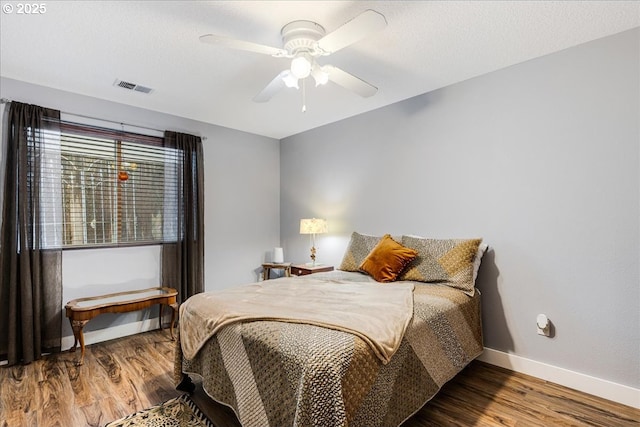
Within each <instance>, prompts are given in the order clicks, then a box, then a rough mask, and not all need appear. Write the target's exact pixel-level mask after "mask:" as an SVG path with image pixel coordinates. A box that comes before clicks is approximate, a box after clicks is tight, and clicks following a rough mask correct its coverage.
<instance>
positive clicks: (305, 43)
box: [280, 21, 326, 56]
mask: <svg viewBox="0 0 640 427" xmlns="http://www.w3.org/2000/svg"><path fill="white" fill-rule="evenodd" d="M280 33H281V34H282V43H283V45H284V48H285V49H286V51H287V52H289V54H290V55H292V56H296V55H297V54H298V53H308V54H309V55H311V56H318V55H322V52H321V51H320V50H318V48H317V46H316V42H317V41H318V40H320V39H321V38H322V37H324V35H325V34H326V32H325V30H324V28H323V27H322V26H321V25H319V24H317V23H315V22H312V21H293V22H290V23H288V24H287V25H285V26H284V27H282V30H281V31H280Z"/></svg>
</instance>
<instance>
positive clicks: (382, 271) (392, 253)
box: [358, 234, 418, 283]
mask: <svg viewBox="0 0 640 427" xmlns="http://www.w3.org/2000/svg"><path fill="white" fill-rule="evenodd" d="M416 256H418V251H416V250H414V249H411V248H406V247H404V246H402V245H401V244H400V243H398V242H396V241H395V240H393V239H392V238H391V235H389V234H385V235H384V236H383V237H382V238H381V239H380V241H379V242H378V244H377V245H376V246H375V247H374V248H373V249H372V250H371V252H369V255H367V257H366V258H365V259H364V261H362V263H361V264H360V266H359V267H358V268H359V269H360V271H362V272H364V273H367V274H368V275H370V276H371V277H373V278H374V279H375V280H376V281H378V282H385V283H386V282H393V281H394V280H396V278H397V277H398V275H399V274H400V273H401V272H402V270H404V268H405V267H406V266H407V264H409V263H410V262H411V261H412V260H413V259H414V258H415V257H416Z"/></svg>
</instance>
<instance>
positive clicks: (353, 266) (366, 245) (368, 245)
mask: <svg viewBox="0 0 640 427" xmlns="http://www.w3.org/2000/svg"><path fill="white" fill-rule="evenodd" d="M378 241H380V236H370V235H367V234H360V233H356V232H355V231H354V232H353V233H351V240H350V241H349V245H348V246H347V250H346V251H345V253H344V256H343V257H342V263H340V267H338V270H343V271H355V272H358V273H359V272H360V270H359V269H358V268H359V267H360V264H362V261H364V259H365V258H366V257H367V255H369V252H371V251H372V250H373V248H374V247H375V246H376V245H377V244H378Z"/></svg>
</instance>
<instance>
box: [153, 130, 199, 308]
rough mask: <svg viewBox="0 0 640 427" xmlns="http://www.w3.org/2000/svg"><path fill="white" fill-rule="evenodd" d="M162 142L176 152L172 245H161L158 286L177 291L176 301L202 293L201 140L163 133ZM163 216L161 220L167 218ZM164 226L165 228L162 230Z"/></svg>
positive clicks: (196, 137)
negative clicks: (174, 239)
mask: <svg viewBox="0 0 640 427" xmlns="http://www.w3.org/2000/svg"><path fill="white" fill-rule="evenodd" d="M164 143H165V147H167V148H174V149H176V150H177V153H178V161H177V162H176V175H177V187H178V191H177V195H178V197H177V199H178V200H177V203H176V205H177V209H178V213H177V224H176V225H175V229H176V231H177V241H176V242H165V243H164V244H163V246H162V284H163V286H166V287H170V288H175V289H177V290H178V299H179V302H183V301H185V300H186V299H187V298H189V297H190V296H191V295H194V294H197V293H199V292H202V291H204V195H203V180H204V178H203V172H204V171H203V165H202V162H203V160H202V158H203V155H202V139H201V138H200V137H198V136H194V135H187V134H182V133H177V132H170V131H166V132H165V134H164ZM168 217H169V216H168V215H165V219H166V218H168ZM166 228H167V227H166V224H165V229H166Z"/></svg>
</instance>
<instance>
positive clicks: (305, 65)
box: [291, 54, 311, 79]
mask: <svg viewBox="0 0 640 427" xmlns="http://www.w3.org/2000/svg"><path fill="white" fill-rule="evenodd" d="M291 74H293V75H294V77H297V78H299V79H306V78H307V77H309V74H311V61H310V60H309V58H308V55H306V54H301V55H298V56H296V57H295V58H293V60H292V61H291Z"/></svg>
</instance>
